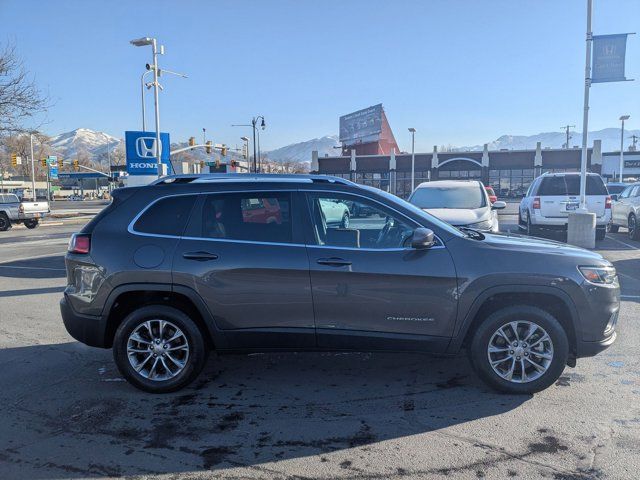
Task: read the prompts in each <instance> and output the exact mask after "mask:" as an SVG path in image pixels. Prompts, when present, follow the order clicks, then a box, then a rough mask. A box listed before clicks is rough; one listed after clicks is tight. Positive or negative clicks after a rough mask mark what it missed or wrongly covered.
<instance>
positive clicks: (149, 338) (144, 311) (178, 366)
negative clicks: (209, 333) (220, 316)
mask: <svg viewBox="0 0 640 480" xmlns="http://www.w3.org/2000/svg"><path fill="white" fill-rule="evenodd" d="M207 355H208V350H207V347H206V343H205V341H204V338H203V337H202V334H201V332H200V329H199V328H198V326H197V325H196V324H195V323H194V322H193V320H191V318H189V316H188V315H186V314H185V313H184V312H182V311H180V310H177V309H175V308H172V307H167V306H164V305H163V306H160V305H151V306H146V307H142V308H139V309H138V310H135V311H133V312H132V313H130V314H129V315H128V316H127V317H126V318H125V319H124V321H123V322H122V323H121V324H120V326H119V327H118V329H117V331H116V334H115V338H114V342H113V357H114V359H115V362H116V365H117V366H118V369H119V370H120V373H121V374H122V375H123V376H124V377H125V378H126V379H127V381H129V383H131V384H132V385H134V386H135V387H137V388H139V389H141V390H145V391H147V392H151V393H166V392H173V391H176V390H179V389H181V388H183V387H185V386H186V385H188V384H189V383H191V382H192V381H193V380H194V379H195V378H196V377H197V376H198V374H199V373H200V371H201V370H202V368H203V367H204V365H205V362H206V359H207Z"/></svg>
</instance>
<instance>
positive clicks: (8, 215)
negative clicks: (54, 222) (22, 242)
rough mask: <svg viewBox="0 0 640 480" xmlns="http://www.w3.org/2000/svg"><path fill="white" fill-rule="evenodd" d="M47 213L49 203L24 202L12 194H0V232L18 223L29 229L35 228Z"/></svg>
mask: <svg viewBox="0 0 640 480" xmlns="http://www.w3.org/2000/svg"><path fill="white" fill-rule="evenodd" d="M49 212H50V210H49V202H47V201H46V200H44V201H37V202H25V201H20V199H19V198H18V196H17V195H15V194H13V193H0V232H4V231H6V230H9V229H10V228H11V225H12V224H18V223H23V224H24V226H25V227H27V228H29V229H31V228H36V227H37V226H38V223H39V222H40V219H41V218H43V217H44V216H45V215H46V214H47V213H49Z"/></svg>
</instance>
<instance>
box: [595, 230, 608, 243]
mask: <svg viewBox="0 0 640 480" xmlns="http://www.w3.org/2000/svg"><path fill="white" fill-rule="evenodd" d="M606 236H607V228H606V227H603V228H596V240H597V241H599V242H601V241H602V240H604V238H605V237H606Z"/></svg>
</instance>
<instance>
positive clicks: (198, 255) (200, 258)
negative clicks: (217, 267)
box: [182, 252, 218, 262]
mask: <svg viewBox="0 0 640 480" xmlns="http://www.w3.org/2000/svg"><path fill="white" fill-rule="evenodd" d="M182 258H184V259H186V260H196V261H197V262H206V261H209V260H217V259H218V255H216V254H215V253H209V252H186V253H183V254H182Z"/></svg>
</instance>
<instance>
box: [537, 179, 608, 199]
mask: <svg viewBox="0 0 640 480" xmlns="http://www.w3.org/2000/svg"><path fill="white" fill-rule="evenodd" d="M538 195H540V196H567V195H570V196H578V195H580V176H578V175H559V176H553V177H546V178H543V179H542V183H541V184H540V188H539V189H538ZM587 195H608V193H607V187H605V186H604V182H603V181H602V178H600V177H597V176H594V175H588V176H587Z"/></svg>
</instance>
